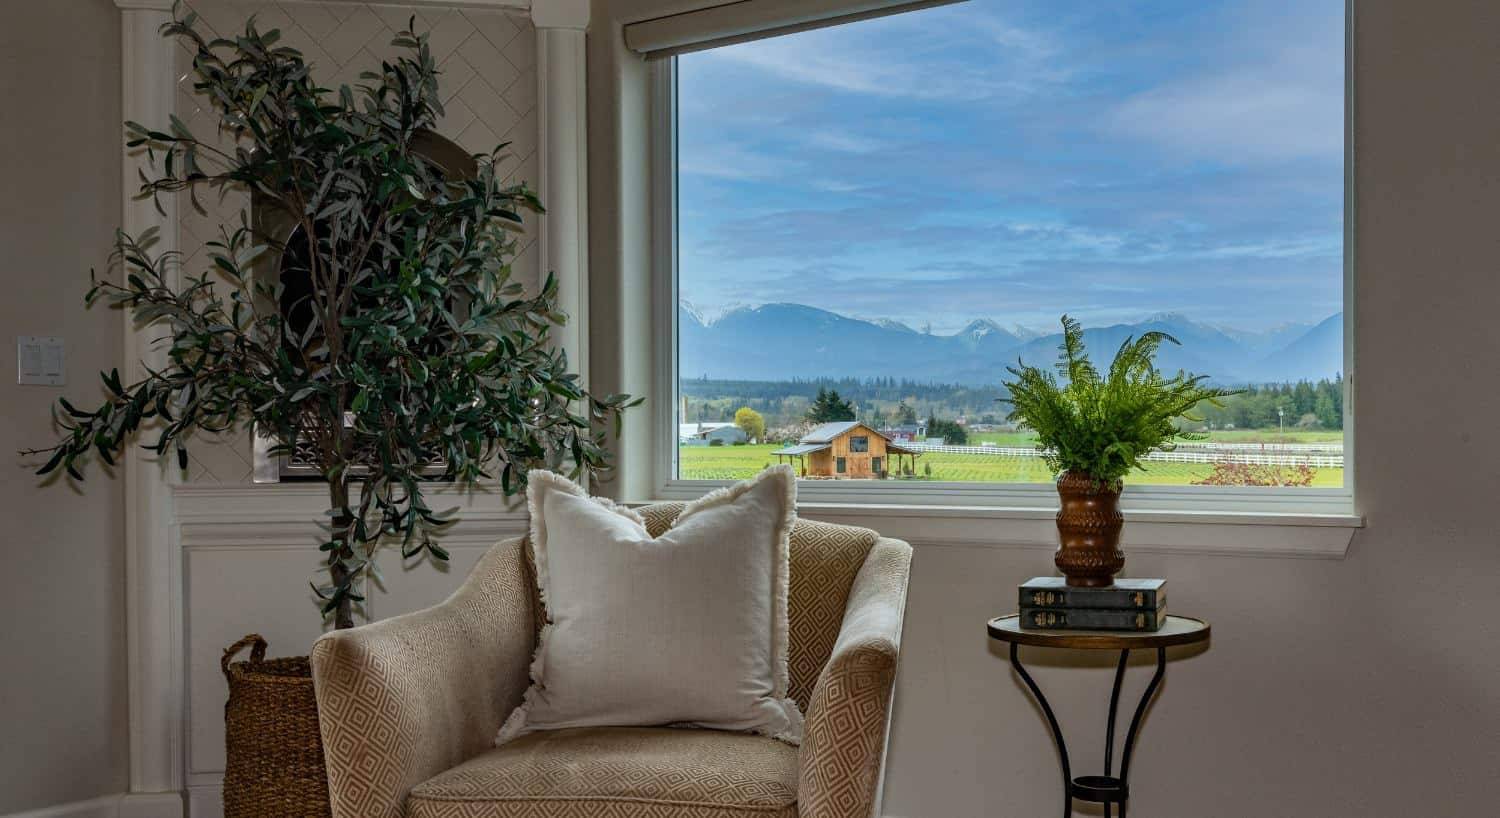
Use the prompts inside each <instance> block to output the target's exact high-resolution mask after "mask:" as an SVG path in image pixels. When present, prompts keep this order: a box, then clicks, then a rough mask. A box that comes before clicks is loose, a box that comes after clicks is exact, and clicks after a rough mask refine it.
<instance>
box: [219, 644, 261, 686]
mask: <svg viewBox="0 0 1500 818" xmlns="http://www.w3.org/2000/svg"><path fill="white" fill-rule="evenodd" d="M252 644H253V645H254V646H255V647H252V648H251V649H250V661H251V663H253V664H259V663H261V662H263V661H265V658H266V638H265V637H264V636H261V635H260V634H258V633H252V634H250V635H249V636H246V637H245V638H244V639H241V640H240V641H238V642H235V643H234V644H233V645H230V646H229V647H227V648H225V649H224V658H223V659H220V660H219V667H221V668H223V670H224V678H226V679H228V678H229V663H230V661H232V660H233V659H234V656H235V654H237V653H239V652H240V651H242V650H244V649H245V646H246V645H252Z"/></svg>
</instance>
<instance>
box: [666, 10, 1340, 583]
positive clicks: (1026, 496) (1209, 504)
mask: <svg viewBox="0 0 1500 818" xmlns="http://www.w3.org/2000/svg"><path fill="white" fill-rule="evenodd" d="M1355 4H1356V0H1346V2H1345V26H1344V40H1345V43H1344V225H1343V230H1344V235H1343V241H1344V253H1343V260H1344V263H1343V276H1344V280H1343V302H1344V303H1343V314H1344V373H1343V374H1344V486H1343V487H1342V488H1328V489H1298V488H1238V487H1222V486H1148V485H1136V484H1131V483H1128V482H1127V484H1126V486H1125V491H1124V494H1123V495H1122V498H1121V505H1122V507H1123V508H1124V509H1125V512H1126V516H1127V519H1132V518H1135V517H1139V516H1143V515H1144V516H1145V517H1148V518H1150V519H1153V520H1156V521H1158V522H1163V523H1168V524H1173V525H1175V524H1179V523H1191V524H1195V525H1203V524H1212V525H1220V524H1232V525H1234V526H1239V525H1244V524H1256V523H1263V524H1266V525H1272V526H1278V527H1282V528H1285V527H1297V526H1312V527H1315V528H1325V527H1328V526H1333V527H1342V528H1348V529H1354V528H1359V527H1362V526H1363V525H1364V518H1363V517H1362V516H1361V515H1360V513H1359V511H1358V504H1357V496H1356V490H1355V440H1356V435H1355V418H1354V394H1355V389H1354V384H1355V378H1356V377H1357V374H1356V369H1355V365H1354V364H1355V356H1354V327H1355V323H1356V320H1357V317H1356V315H1355V312H1354V309H1355V306H1356V302H1355V298H1354V295H1355V292H1354V288H1355V260H1354V247H1355V242H1354V236H1353V229H1354V220H1355V200H1356V196H1355V172H1354V163H1355V151H1354V132H1353V119H1354V89H1353V78H1354V71H1353V67H1354V36H1353V35H1354V25H1355V17H1354V13H1355ZM677 59H678V58H677V57H675V56H674V57H671V58H667V59H660V60H654V61H652V62H650V63H649V64H648V65H647V72H648V86H649V97H650V100H649V102H650V105H649V107H650V115H649V117H648V120H649V121H648V129H649V132H648V134H647V135H646V136H647V139H648V144H649V151H650V155H651V160H652V161H651V172H650V173H651V179H650V194H651V229H652V241H651V245H652V246H651V256H652V257H651V283H652V287H651V289H652V299H653V313H654V314H655V315H657V316H658V321H657V326H656V327H655V328H654V329H655V331H654V332H653V333H652V335H653V342H654V344H655V349H654V362H655V366H654V370H655V371H654V372H653V373H652V374H653V378H652V386H653V392H652V397H653V398H655V399H654V400H652V401H651V403H654V404H655V406H656V412H655V417H654V418H653V422H654V424H655V428H656V430H657V431H656V435H654V437H655V438H656V439H657V440H660V441H662V442H663V443H664V444H665V445H659V446H657V447H656V449H657V450H656V451H655V452H654V453H653V454H654V457H655V463H654V464H653V465H654V469H653V471H654V476H655V479H654V480H653V481H652V482H653V484H654V485H653V489H654V499H662V500H690V499H695V498H697V497H701V496H702V495H703V494H705V493H707V492H709V491H712V490H714V489H716V488H720V487H722V486H725V485H728V484H729V482H730V481H715V480H683V479H678V478H677V468H678V446H677V435H676V428H677V427H676V423H677V406H678V405H679V404H678V401H679V393H678V381H677V369H678V366H677V364H678V353H677V345H678V327H677V304H678V303H679V301H680V297H679V289H678V252H677V250H678V248H677V228H678V223H677V199H678V183H677V173H676V169H677V155H678V141H677ZM663 318H665V319H666V320H661V319H663ZM798 493H799V497H800V500H801V505H802V506H804V507H806V508H807V509H808V510H810V511H811V510H814V509H820V508H821V509H835V510H837V509H847V508H849V507H851V506H852V507H863V508H869V507H872V506H875V507H883V508H886V509H887V513H907V512H909V513H911V514H918V515H920V514H922V513H923V510H924V509H930V510H931V512H932V513H933V514H936V515H938V516H944V517H951V516H953V515H955V514H957V513H960V512H961V511H962V510H972V511H973V512H974V513H975V515H976V516H978V517H982V518H984V519H986V520H993V519H995V518H997V517H998V518H1012V519H1018V520H1021V519H1025V520H1030V519H1034V517H1035V514H1036V513H1038V512H1042V511H1047V510H1052V509H1056V507H1057V492H1056V489H1055V488H1054V487H1053V486H1052V485H1051V484H1048V483H946V482H943V483H924V484H921V485H914V484H911V483H905V482H890V481H869V482H868V483H862V484H860V485H858V486H854V485H851V481H804V482H801V483H799V485H798ZM1351 536H1352V531H1351ZM1292 539H1296V538H1295V537H1294V538H1292ZM1345 545H1347V541H1346V542H1345ZM1220 550H1223V549H1220ZM1230 550H1231V551H1232V549H1230ZM1288 550H1289V551H1290V552H1293V553H1296V552H1298V551H1299V549H1298V547H1297V546H1296V545H1295V544H1292V545H1289V547H1288ZM1256 553H1263V550H1262V549H1258V550H1256ZM1309 553H1311V552H1309ZM1317 553H1319V554H1321V553H1324V549H1321V548H1320V549H1318V550H1317Z"/></svg>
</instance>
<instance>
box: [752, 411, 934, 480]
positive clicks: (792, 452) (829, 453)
mask: <svg viewBox="0 0 1500 818" xmlns="http://www.w3.org/2000/svg"><path fill="white" fill-rule="evenodd" d="M771 454H773V455H775V456H776V460H777V461H778V462H782V461H783V460H784V461H785V462H789V463H791V464H792V465H793V467H795V468H796V469H797V472H798V473H799V474H800V475H802V476H803V477H827V478H835V479H838V478H851V479H856V480H871V479H880V478H883V477H885V475H886V474H887V473H888V472H891V471H899V469H898V468H897V464H898V463H899V460H900V458H901V457H902V456H905V457H908V458H910V461H909V462H910V463H911V464H913V465H914V464H915V463H916V458H917V455H918V454H919V453H918V452H917V451H916V450H914V449H908V448H905V447H903V446H900V445H899V444H896V443H893V442H892V441H891V439H890V438H888V437H886V436H885V435H883V434H881V433H880V432H877V431H875V430H874V429H871V428H870V427H869V426H866V425H865V424H863V423H860V422H858V421H854V420H848V421H842V422H839V423H824V424H823V425H821V426H818V427H816V428H814V429H813V430H812V431H810V432H808V433H807V434H805V435H803V436H802V439H801V440H799V441H797V443H796V444H795V445H792V446H787V447H786V448H783V449H777V450H776V451H774V452H772V453H771Z"/></svg>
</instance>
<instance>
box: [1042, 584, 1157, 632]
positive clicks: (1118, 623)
mask: <svg viewBox="0 0 1500 818" xmlns="http://www.w3.org/2000/svg"><path fill="white" fill-rule="evenodd" d="M1166 619H1167V581H1166V580H1164V579H1116V580H1115V582H1114V584H1113V585H1110V586H1107V587H1104V588H1070V587H1068V584H1067V580H1066V579H1064V578H1063V577H1036V578H1034V579H1031V580H1028V581H1027V582H1026V583H1025V584H1023V585H1022V586H1021V627H1022V628H1025V629H1028V630H1047V629H1052V630H1083V631H1155V630H1159V629H1160V628H1161V626H1162V623H1163V622H1165V621H1166Z"/></svg>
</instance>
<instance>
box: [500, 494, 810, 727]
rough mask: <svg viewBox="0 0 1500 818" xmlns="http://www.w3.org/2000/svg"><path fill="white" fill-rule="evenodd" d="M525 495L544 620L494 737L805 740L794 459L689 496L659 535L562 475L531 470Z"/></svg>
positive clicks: (628, 510) (626, 510)
mask: <svg viewBox="0 0 1500 818" xmlns="http://www.w3.org/2000/svg"><path fill="white" fill-rule="evenodd" d="M526 499H527V506H528V508H529V510H530V512H531V547H532V552H533V553H534V555H535V558H536V575H537V585H538V586H540V590H541V594H542V602H543V603H544V605H545V606H546V609H547V622H546V624H545V625H543V627H542V633H541V638H540V640H539V641H538V644H537V650H536V656H535V658H534V660H533V661H532V665H531V681H532V684H531V687H530V689H528V690H527V691H526V697H525V700H524V701H523V702H522V704H521V706H520V707H519V708H517V709H516V711H515V712H514V713H512V714H511V716H510V718H508V719H506V721H505V724H504V725H503V726H502V727H501V728H500V734H499V736H497V737H496V743H497V744H500V743H504V742H507V741H510V740H511V739H513V738H516V737H518V736H521V735H523V734H525V733H529V732H532V731H535V730H558V729H563V728H567V727H597V726H616V727H626V726H646V725H664V724H691V725H696V726H699V727H710V728H716V729H720V730H743V731H752V732H756V733H760V734H763V735H768V736H773V737H775V738H777V739H780V740H782V741H785V742H787V743H789V744H794V745H795V744H800V743H801V741H802V714H801V712H800V711H799V710H798V709H797V704H796V702H794V701H793V700H792V699H791V698H789V697H788V694H787V685H788V681H787V586H788V578H787V553H788V540H789V538H790V536H791V531H792V526H793V524H794V523H795V522H796V505H797V482H796V479H795V477H794V476H793V474H792V470H791V468H790V467H789V466H777V467H775V468H772V469H767V470H766V471H764V472H762V473H761V474H760V475H759V476H757V477H755V478H753V479H751V480H746V481H745V482H743V483H736V484H735V485H733V486H729V487H727V488H724V489H721V490H719V491H716V492H714V493H712V494H709V495H708V496H706V497H703V498H702V499H700V500H697V501H694V502H692V503H690V504H688V506H687V507H686V508H684V509H683V511H682V514H681V515H679V516H678V518H677V520H676V522H674V523H673V524H672V527H671V528H669V529H667V531H666V532H664V533H663V534H662V535H661V536H660V537H657V538H655V539H653V538H652V537H651V535H650V534H649V533H647V531H646V526H645V523H644V522H643V521H642V519H641V517H640V515H638V514H636V513H635V512H634V511H631V510H630V509H628V508H624V507H622V506H618V505H615V504H614V503H612V502H610V501H609V500H606V499H603V498H591V497H589V496H588V494H587V492H585V491H584V490H583V489H582V488H580V487H579V486H578V485H577V484H575V483H573V482H572V481H570V480H567V479H565V478H563V477H560V476H558V475H556V474H553V473H552V472H548V471H533V472H531V473H530V475H529V476H528V486H527V489H526Z"/></svg>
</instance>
